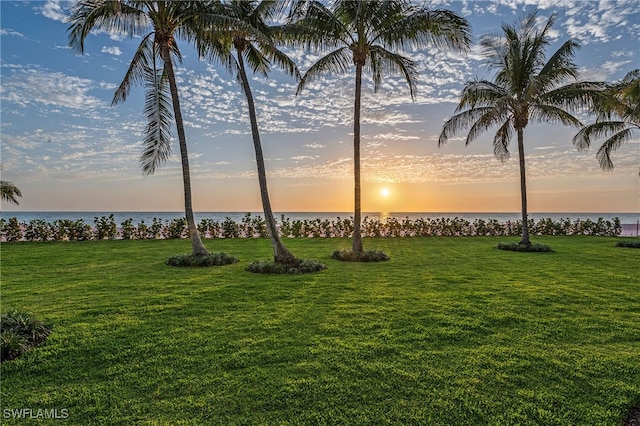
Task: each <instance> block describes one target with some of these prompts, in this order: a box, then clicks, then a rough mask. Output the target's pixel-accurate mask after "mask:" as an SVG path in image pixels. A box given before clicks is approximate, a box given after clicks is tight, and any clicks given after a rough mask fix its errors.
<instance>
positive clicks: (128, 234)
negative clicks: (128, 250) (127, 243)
mask: <svg viewBox="0 0 640 426" xmlns="http://www.w3.org/2000/svg"><path fill="white" fill-rule="evenodd" d="M120 226H121V228H120V235H121V236H122V239H123V240H133V239H134V238H135V237H136V227H135V226H134V225H133V219H131V218H129V219H126V220H125V221H123V222H122V223H121V224H120Z"/></svg>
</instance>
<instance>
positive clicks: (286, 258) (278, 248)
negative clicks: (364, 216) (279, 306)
mask: <svg viewBox="0 0 640 426" xmlns="http://www.w3.org/2000/svg"><path fill="white" fill-rule="evenodd" d="M237 52H238V63H239V64H240V80H241V82H242V88H243V90H244V93H245V95H246V97H247V106H248V108H249V119H250V121H251V134H252V136H253V147H254V149H255V152H256V163H257V166H258V182H259V183H260V197H261V198H262V208H263V210H264V218H265V222H266V223H267V230H268V231H269V238H270V239H271V246H272V247H273V259H274V261H275V262H276V263H284V264H293V263H296V261H297V260H296V258H295V256H294V255H293V254H291V252H290V251H289V250H288V249H287V248H286V247H285V246H284V244H283V243H282V240H281V239H280V236H279V234H278V229H277V227H276V221H275V219H274V218H273V211H272V210H271V202H270V201H269V192H268V190H267V172H266V170H265V167H264V156H263V155H262V144H261V143H260V133H259V131H258V120H257V118H256V108H255V103H254V101H253V94H252V93H251V87H250V86H249V80H248V79H247V73H246V72H245V68H244V60H243V59H242V53H241V51H240V50H238V51H237Z"/></svg>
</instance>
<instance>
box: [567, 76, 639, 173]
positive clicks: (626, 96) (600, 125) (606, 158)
mask: <svg viewBox="0 0 640 426" xmlns="http://www.w3.org/2000/svg"><path fill="white" fill-rule="evenodd" d="M603 94H604V96H601V97H599V98H598V100H597V101H596V103H595V105H594V108H593V110H594V112H595V113H596V114H597V119H596V122H595V123H593V124H590V125H588V126H586V127H584V128H582V129H580V131H579V132H578V133H577V134H576V135H575V136H574V138H573V144H574V145H575V146H576V147H577V148H578V150H579V151H584V150H587V149H589V146H590V145H591V140H592V138H594V139H595V138H600V137H604V138H607V139H606V140H605V141H604V142H603V143H602V146H600V148H599V149H598V152H597V153H596V158H597V159H598V163H599V164H600V167H601V168H602V169H603V170H612V169H613V161H611V152H613V151H615V150H617V149H618V148H619V147H620V146H621V145H622V144H623V143H625V142H626V141H628V140H630V139H631V137H632V136H633V133H634V132H637V131H638V130H640V69H636V70H633V71H630V72H629V73H627V75H626V76H625V77H624V78H623V79H622V81H619V82H618V83H615V84H612V85H610V86H609V87H608V88H607V89H606V90H605V91H604V92H603ZM614 117H615V118H617V119H614Z"/></svg>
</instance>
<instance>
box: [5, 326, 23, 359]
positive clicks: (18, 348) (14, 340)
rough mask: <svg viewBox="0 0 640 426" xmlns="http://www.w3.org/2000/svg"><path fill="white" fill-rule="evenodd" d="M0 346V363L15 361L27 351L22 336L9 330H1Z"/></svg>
mask: <svg viewBox="0 0 640 426" xmlns="http://www.w3.org/2000/svg"><path fill="white" fill-rule="evenodd" d="M0 346H1V347H2V350H1V352H2V358H1V360H0V362H4V361H10V360H12V359H16V358H17V357H18V356H20V354H21V353H22V352H24V351H26V350H27V349H29V345H28V344H27V339H25V337H24V336H21V335H19V334H16V333H15V332H13V331H9V330H7V331H5V330H2V334H1V335H0Z"/></svg>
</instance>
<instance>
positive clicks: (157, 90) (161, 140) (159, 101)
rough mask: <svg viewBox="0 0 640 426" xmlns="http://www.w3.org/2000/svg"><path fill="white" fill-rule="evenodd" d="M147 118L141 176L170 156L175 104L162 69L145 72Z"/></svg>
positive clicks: (152, 170)
mask: <svg viewBox="0 0 640 426" xmlns="http://www.w3.org/2000/svg"><path fill="white" fill-rule="evenodd" d="M145 77H146V80H145V81H146V84H145V87H146V93H145V105H144V115H145V118H146V120H147V126H146V128H145V138H144V141H143V147H144V148H143V151H142V154H141V155H140V164H141V168H142V173H143V174H145V175H151V174H153V173H155V171H156V170H157V169H158V168H159V167H160V165H161V164H162V163H164V162H165V161H166V160H167V159H168V158H169V156H170V155H171V136H172V135H171V126H172V123H173V112H172V101H171V92H170V90H169V84H168V81H167V78H166V76H165V75H164V73H163V70H162V69H152V68H147V69H146V74H145Z"/></svg>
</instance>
